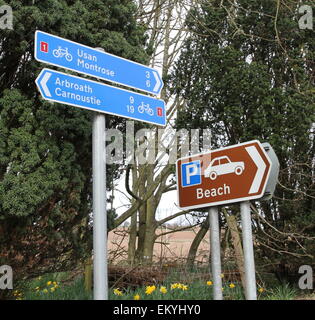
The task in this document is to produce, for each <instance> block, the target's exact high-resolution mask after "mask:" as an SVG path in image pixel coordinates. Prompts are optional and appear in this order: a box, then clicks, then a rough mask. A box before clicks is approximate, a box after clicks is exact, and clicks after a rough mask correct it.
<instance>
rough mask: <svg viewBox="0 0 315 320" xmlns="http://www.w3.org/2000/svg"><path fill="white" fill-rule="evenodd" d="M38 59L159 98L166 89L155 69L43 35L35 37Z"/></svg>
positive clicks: (40, 33)
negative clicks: (162, 90)
mask: <svg viewBox="0 0 315 320" xmlns="http://www.w3.org/2000/svg"><path fill="white" fill-rule="evenodd" d="M35 59H36V60H38V61H40V62H45V63H48V64H50V65H54V66H57V67H62V68H65V69H68V70H72V71H76V72H79V73H83V74H86V75H89V76H92V77H96V78H98V79H104V80H108V81H111V82H114V83H118V84H122V85H125V86H128V87H131V88H134V89H138V90H141V91H145V92H148V93H152V94H155V95H158V94H159V93H160V92H161V89H162V88H163V81H162V79H161V77H160V75H159V73H158V72H157V71H156V70H155V69H153V68H149V67H147V66H145V65H142V64H139V63H136V62H133V61H131V60H127V59H124V58H121V57H117V56H114V55H112V54H109V53H106V52H102V51H100V50H98V49H95V48H91V47H87V46H85V45H82V44H79V43H76V42H73V41H70V40H67V39H64V38H60V37H57V36H54V35H51V34H49V33H45V32H42V31H36V34H35Z"/></svg>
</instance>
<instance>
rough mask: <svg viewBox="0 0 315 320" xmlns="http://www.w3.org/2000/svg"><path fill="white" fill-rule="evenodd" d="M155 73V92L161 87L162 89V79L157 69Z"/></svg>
mask: <svg viewBox="0 0 315 320" xmlns="http://www.w3.org/2000/svg"><path fill="white" fill-rule="evenodd" d="M153 75H154V78H155V81H156V84H155V86H154V88H153V91H154V92H158V91H159V89H160V86H161V81H160V79H159V76H158V74H157V72H156V71H153Z"/></svg>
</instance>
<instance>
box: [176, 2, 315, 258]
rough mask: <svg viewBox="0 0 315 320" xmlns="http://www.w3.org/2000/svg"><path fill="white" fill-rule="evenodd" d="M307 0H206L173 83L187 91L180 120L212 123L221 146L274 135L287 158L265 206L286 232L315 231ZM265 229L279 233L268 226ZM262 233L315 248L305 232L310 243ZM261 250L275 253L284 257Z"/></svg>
mask: <svg viewBox="0 0 315 320" xmlns="http://www.w3.org/2000/svg"><path fill="white" fill-rule="evenodd" d="M233 3H234V5H233ZM286 3H287V2H286ZM299 5H300V4H299V2H298V1H291V2H290V3H289V4H288V3H287V5H284V3H283V2H282V1H280V6H279V10H277V2H276V1H272V0H268V1H250V0H242V1H238V2H237V4H235V2H233V1H202V2H201V4H200V6H198V7H196V8H194V9H192V10H191V12H190V15H189V17H188V20H187V26H188V27H189V29H190V30H191V31H192V33H191V36H190V37H189V38H188V40H187V41H186V42H185V45H184V51H183V53H182V55H181V56H180V59H179V62H178V64H177V66H176V71H175V73H174V79H173V82H172V83H173V88H172V90H173V92H174V93H177V94H179V95H183V96H184V97H185V99H186V105H185V106H184V107H183V108H182V109H181V111H180V112H179V113H178V119H177V125H178V127H183V126H184V127H185V126H186V127H187V126H188V127H191V128H211V129H212V143H213V147H214V148H215V147H218V146H225V145H229V144H235V143H239V142H244V141H249V140H252V139H258V140H260V141H261V142H265V141H268V142H270V144H271V145H272V146H273V148H274V149H275V151H276V153H277V155H278V157H279V160H280V165H281V172H280V177H279V181H280V183H281V184H279V185H278V187H277V190H276V194H275V198H274V199H273V201H269V202H267V203H262V204H261V206H262V209H263V212H264V213H265V215H266V218H267V220H268V221H269V222H271V224H273V225H275V226H276V227H278V228H279V229H280V230H281V231H283V232H288V233H291V232H296V233H298V234H302V235H305V236H314V234H315V224H314V217H315V202H314V195H315V186H314V158H315V146H314V125H313V124H314V120H315V117H314V115H315V104H314V92H315V91H314V84H315V78H314V75H315V74H314V67H315V60H314V55H315V37H314V32H313V31H312V30H300V29H299V27H298V19H299V14H298V7H299ZM276 16H277V19H276V18H275V17H276ZM264 231H265V232H267V233H269V232H270V233H273V230H270V229H269V228H267V227H266V226H265V229H264ZM258 236H261V238H259V239H260V240H261V242H262V243H267V244H268V245H269V246H272V247H274V248H276V250H279V251H282V252H283V251H287V250H289V251H293V252H296V253H298V254H302V255H304V254H305V253H306V252H307V253H309V254H313V255H314V254H315V247H314V245H313V246H312V245H310V242H309V241H307V240H305V239H303V238H299V239H300V241H301V242H300V244H302V245H305V246H306V247H307V248H306V250H305V251H303V249H302V247H301V246H300V245H298V243H297V242H296V241H294V240H293V239H292V241H288V239H287V238H286V237H285V236H284V235H281V234H279V233H278V234H277V233H276V234H274V235H273V236H274V237H275V238H278V241H279V242H277V241H276V243H271V242H270V239H266V237H265V235H264V234H263V233H261V234H259V235H258ZM283 237H284V238H283ZM271 241H272V240H271ZM261 250H262V254H263V255H268V256H274V258H275V261H279V260H280V259H281V257H282V254H275V253H274V252H272V251H270V250H268V249H265V248H264V247H261ZM291 259H292V258H291ZM303 259H304V261H303V262H304V263H306V262H310V261H308V258H307V257H306V256H305V255H304V256H303ZM299 260H300V261H299V262H300V263H301V258H299Z"/></svg>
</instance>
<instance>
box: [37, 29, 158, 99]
mask: <svg viewBox="0 0 315 320" xmlns="http://www.w3.org/2000/svg"><path fill="white" fill-rule="evenodd" d="M40 33H42V34H45V35H48V36H51V37H55V38H58V39H61V40H63V41H67V42H70V43H73V44H75V45H80V46H82V47H85V48H88V49H90V50H95V51H98V52H101V51H100V50H97V49H96V48H93V47H89V46H86V45H84V44H81V43H78V42H75V41H72V40H68V39H65V38H62V37H59V36H56V35H53V34H50V33H47V32H44V31H40V30H36V31H35V52H34V57H35V59H36V60H37V61H39V62H42V63H46V64H49V65H52V66H55V67H59V68H63V69H66V70H69V71H74V72H77V73H81V74H84V75H86V76H89V77H93V78H98V79H99V77H97V76H95V75H92V74H90V73H86V72H84V71H78V70H76V69H72V68H67V67H65V66H60V65H58V64H56V63H52V62H49V61H46V60H42V59H40V58H38V49H39V48H38V46H37V42H38V41H37V40H38V34H40ZM106 54H107V55H109V56H112V57H114V58H117V59H121V60H124V61H127V62H128V63H132V64H135V65H138V66H141V67H142V68H147V69H150V70H151V71H152V72H155V73H157V74H158V76H159V78H160V81H161V87H160V90H159V92H157V93H154V92H152V91H149V90H145V89H141V88H137V87H134V86H131V85H126V84H123V83H121V82H117V81H114V80H111V79H107V78H104V80H106V81H110V82H112V83H115V84H119V85H123V86H125V87H129V88H132V89H135V90H139V91H143V92H147V93H150V94H153V95H155V96H158V95H159V94H160V92H161V91H162V89H163V87H164V83H163V81H162V79H161V77H160V75H159V73H158V72H157V70H155V69H154V68H151V67H148V66H146V65H143V64H141V63H138V62H135V61H132V60H128V59H126V58H123V57H119V56H116V55H114V54H111V53H108V52H106Z"/></svg>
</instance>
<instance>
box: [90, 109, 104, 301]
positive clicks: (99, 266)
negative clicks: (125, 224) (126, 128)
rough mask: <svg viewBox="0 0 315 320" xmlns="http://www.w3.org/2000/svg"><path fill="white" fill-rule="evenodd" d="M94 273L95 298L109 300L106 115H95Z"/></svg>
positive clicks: (93, 151) (93, 140)
mask: <svg viewBox="0 0 315 320" xmlns="http://www.w3.org/2000/svg"><path fill="white" fill-rule="evenodd" d="M92 135H93V137H92V145H93V150H92V154H93V155H92V157H93V265H94V268H93V275H94V279H93V280H94V291H93V298H94V300H108V280H107V279H108V274H107V216H106V172H105V170H106V154H105V116H104V115H103V114H99V113H96V114H95V115H94V117H93V134H92Z"/></svg>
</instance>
